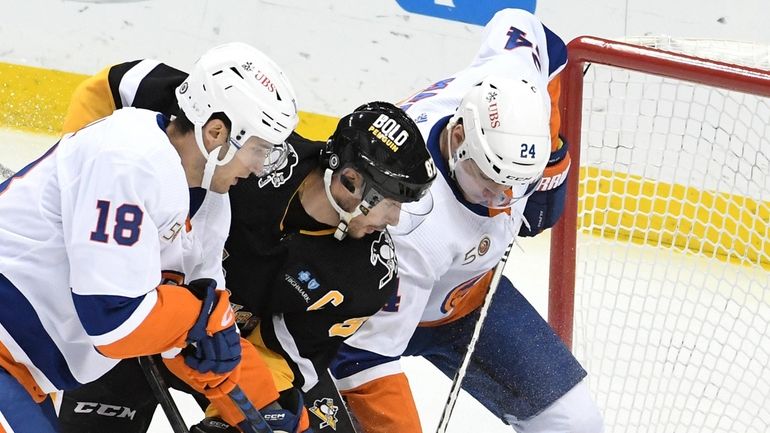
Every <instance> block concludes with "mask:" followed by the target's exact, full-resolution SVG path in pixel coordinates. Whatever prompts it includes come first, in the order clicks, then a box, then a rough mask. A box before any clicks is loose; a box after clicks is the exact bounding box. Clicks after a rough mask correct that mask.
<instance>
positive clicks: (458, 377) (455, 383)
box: [436, 237, 516, 433]
mask: <svg viewBox="0 0 770 433" xmlns="http://www.w3.org/2000/svg"><path fill="white" fill-rule="evenodd" d="M515 240H516V238H515V237H514V238H513V239H512V240H511V243H509V244H508V248H506V249H505V253H503V257H501V258H500V261H499V262H497V266H495V272H494V273H493V274H492V281H490V283H489V291H487V296H485V297H484V304H483V305H482V306H481V311H480V312H479V318H478V321H476V327H475V328H473V336H471V342H470V343H469V344H468V350H467V351H466V352H465V356H464V357H463V362H462V363H461V364H460V368H459V369H458V370H457V373H455V377H454V379H453V380H452V388H451V389H450V390H449V397H447V401H446V404H445V405H444V412H443V413H442V414H441V420H439V422H438V428H437V429H436V433H446V429H447V427H448V426H449V418H450V417H451V416H452V411H454V408H455V404H456V403H457V397H458V396H459V395H460V387H461V386H462V382H463V378H464V377H465V371H466V370H467V369H468V364H470V362H471V356H473V351H474V349H475V348H476V342H477V341H478V339H479V335H480V334H481V328H482V327H483V326H484V319H486V317H487V312H488V311H489V306H490V305H491V304H492V296H494V295H495V292H496V291H497V286H498V285H499V283H500V278H502V276H503V268H505V262H507V261H508V255H509V254H510V253H511V248H513V243H514V241H515Z"/></svg>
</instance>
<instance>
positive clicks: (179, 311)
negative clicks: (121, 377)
mask: <svg viewBox="0 0 770 433" xmlns="http://www.w3.org/2000/svg"><path fill="white" fill-rule="evenodd" d="M156 290H157V291H158V301H157V302H156V303H155V306H154V307H153V308H152V310H151V311H150V314H148V315H147V317H146V318H145V319H144V321H143V322H142V323H141V324H139V326H137V327H136V329H134V330H133V331H131V333H130V334H128V335H127V336H125V337H123V338H121V339H120V340H118V341H115V342H113V343H110V344H106V345H102V346H98V347H97V349H98V350H99V351H100V352H101V353H102V354H103V355H104V356H108V357H110V358H116V359H123V358H133V357H137V356H143V355H154V354H156V353H161V352H165V351H166V350H169V349H171V348H174V347H184V346H185V344H186V343H185V339H186V338H187V332H188V331H189V330H190V328H192V326H193V324H194V323H195V320H196V319H197V318H198V315H199V314H200V311H201V305H202V303H201V301H200V300H198V298H196V297H195V296H194V295H193V294H192V293H190V291H189V290H187V289H186V288H184V287H177V286H168V285H161V286H158V287H157V289H156Z"/></svg>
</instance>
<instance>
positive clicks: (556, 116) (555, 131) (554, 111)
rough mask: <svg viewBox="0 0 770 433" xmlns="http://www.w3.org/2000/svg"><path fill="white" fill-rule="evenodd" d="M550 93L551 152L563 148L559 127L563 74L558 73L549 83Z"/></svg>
mask: <svg viewBox="0 0 770 433" xmlns="http://www.w3.org/2000/svg"><path fill="white" fill-rule="evenodd" d="M548 94H549V95H550V96H551V153H553V152H555V151H557V150H559V149H560V148H561V140H560V139H559V129H560V128H561V112H560V111H559V96H560V95H561V74H557V75H556V76H555V77H553V79H552V80H551V81H550V82H549V83H548Z"/></svg>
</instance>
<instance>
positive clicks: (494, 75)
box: [331, 9, 603, 433]
mask: <svg viewBox="0 0 770 433" xmlns="http://www.w3.org/2000/svg"><path fill="white" fill-rule="evenodd" d="M565 63H566V47H565V46H564V43H563V42H562V41H561V39H559V38H558V37H557V36H556V35H555V34H554V33H553V32H551V31H550V30H549V29H547V28H546V27H545V26H544V25H543V24H541V23H540V22H539V21H538V20H537V19H536V18H535V17H534V16H533V15H531V14H529V13H528V12H525V11H521V10H513V9H507V10H503V11H500V12H498V13H497V14H496V15H495V16H494V18H493V19H492V20H491V21H490V23H489V24H488V25H487V26H486V28H485V31H484V39H483V43H482V45H481V49H480V50H479V52H478V54H477V55H476V57H475V58H474V59H473V61H472V63H471V65H470V66H469V67H468V68H466V69H464V70H462V71H460V72H458V73H457V74H455V75H453V76H451V77H449V78H447V79H445V80H441V81H439V82H437V83H435V84H434V85H432V86H431V87H429V88H427V89H425V90H424V91H422V92H420V93H418V94H416V95H414V96H413V97H411V98H410V99H408V100H406V101H405V102H403V103H402V108H404V109H406V110H407V113H409V114H410V115H411V116H412V117H413V118H414V119H415V121H416V122H417V124H418V126H419V127H420V129H421V132H422V133H423V136H424V137H425V141H426V143H427V145H428V149H429V150H430V151H431V153H432V155H433V159H434V161H435V163H436V166H437V167H438V170H439V172H440V173H441V175H440V176H438V178H437V179H436V182H435V183H434V185H433V187H432V188H431V192H432V196H433V201H434V204H435V207H434V209H433V211H432V212H431V213H430V214H429V215H428V216H427V217H426V218H424V220H421V221H410V218H407V217H405V216H403V215H402V219H401V223H400V226H404V227H405V228H407V229H408V230H405V234H403V235H399V227H396V228H395V229H394V230H393V231H392V234H393V240H394V244H395V247H396V252H397V254H398V263H399V275H400V284H399V290H398V294H397V296H396V297H395V298H394V299H393V300H392V302H390V303H389V304H387V305H386V306H385V308H384V309H383V310H382V311H381V312H379V313H377V314H376V315H375V316H373V317H371V318H370V319H369V320H368V321H367V322H366V323H365V324H364V325H363V326H362V327H361V328H360V329H359V331H358V332H357V333H356V334H354V335H353V336H352V337H351V338H349V339H348V340H347V341H346V342H345V343H344V344H343V347H342V349H341V350H340V352H339V354H338V356H337V359H336V360H335V362H334V364H333V365H332V368H331V370H332V373H333V374H334V376H335V377H336V379H337V384H338V387H339V389H340V390H341V391H342V393H343V396H345V397H346V399H347V402H348V406H349V408H350V410H351V412H352V414H353V415H354V416H355V418H357V420H358V422H359V423H360V425H361V427H362V429H363V431H364V432H365V433H386V432H399V433H419V432H421V431H422V429H421V425H420V420H419V416H418V414H417V410H416V407H415V405H414V402H413V399H412V396H411V392H410V390H409V384H408V381H407V379H406V376H405V375H404V374H403V372H402V370H401V366H400V362H399V358H400V357H401V356H406V355H417V356H423V357H425V358H426V359H427V360H429V361H430V362H432V363H433V364H434V365H435V366H436V367H438V368H439V369H440V370H441V371H442V372H443V373H444V374H446V375H447V376H448V377H449V378H452V377H453V376H454V374H455V372H456V370H457V368H458V367H459V365H460V362H461V359H462V357H463V355H464V354H465V351H466V348H467V346H468V343H469V340H470V335H471V333H472V332H473V328H474V325H475V323H476V321H477V318H478V315H479V311H478V310H479V307H480V305H481V303H482V301H483V298H484V296H485V294H486V291H487V290H488V288H489V283H490V279H491V274H492V271H491V270H492V269H493V268H494V267H495V265H496V264H497V263H498V261H499V260H500V258H501V256H502V255H503V253H504V250H505V248H506V246H507V245H508V244H509V242H510V241H511V239H512V238H513V237H514V236H516V235H517V234H518V235H533V234H536V233H538V232H539V231H541V230H543V229H544V228H548V227H550V226H551V225H553V224H554V223H555V221H556V220H557V219H558V217H559V214H560V213H561V207H562V203H563V195H564V192H565V189H564V187H563V186H564V184H563V180H564V178H565V177H566V174H567V170H568V169H569V157H568V154H567V149H566V145H565V144H563V143H562V142H561V140H560V139H559V137H558V129H559V119H558V110H557V108H556V104H557V102H558V94H559V77H558V74H559V72H560V71H561V70H562V69H563V67H564V65H565ZM549 95H550V97H549ZM549 124H550V127H549ZM416 205H417V206H419V202H418V203H417V204H416ZM409 206H410V205H405V207H404V208H405V209H408V207H409ZM414 227H416V228H414ZM509 266H511V267H513V268H514V269H516V264H515V263H510V264H509ZM519 272H527V270H526V269H520V270H519ZM585 375H586V373H585V371H584V370H583V368H582V367H581V366H580V364H579V363H578V362H577V361H576V360H575V358H574V357H573V356H572V355H571V354H570V352H569V350H568V349H567V348H566V347H565V346H564V345H563V344H562V342H561V341H560V340H559V338H558V337H557V336H556V335H555V333H554V332H553V331H552V330H551V328H550V327H549V326H548V324H547V323H546V322H545V321H544V320H543V319H542V318H541V317H540V316H539V314H538V313H537V312H536V311H535V310H534V308H533V307H532V306H531V305H530V304H529V303H528V302H527V301H526V300H525V299H524V298H523V296H522V295H521V294H520V293H519V292H518V291H517V290H516V289H515V288H514V287H513V285H512V284H511V282H510V281H509V280H508V279H507V278H505V277H503V278H502V280H501V281H500V284H499V286H498V288H497V291H496V293H495V296H494V298H493V300H492V304H491V309H490V311H489V313H488V315H487V317H486V321H485V326H484V328H483V331H482V333H481V337H480V340H479V341H478V343H477V345H476V349H475V352H474V356H473V358H472V361H471V364H470V366H469V368H468V371H467V374H466V375H465V378H464V381H463V388H464V389H465V390H466V391H468V392H469V393H470V394H471V395H472V396H474V397H475V398H476V399H477V400H478V401H479V402H481V403H482V404H483V405H484V406H485V407H486V408H487V409H489V410H490V411H491V412H492V413H494V414H495V415H496V416H498V417H499V418H500V419H501V420H502V421H503V422H505V423H507V424H509V425H512V426H513V428H514V429H515V430H517V431H519V432H526V433H533V432H581V433H582V432H585V433H589V432H590V433H597V432H600V431H602V429H603V423H602V419H601V415H600V414H599V411H598V409H597V407H596V406H595V404H594V402H593V400H592V399H591V397H590V396H589V393H588V391H587V387H586V385H585V384H584V383H583V382H582V380H583V378H584V377H585Z"/></svg>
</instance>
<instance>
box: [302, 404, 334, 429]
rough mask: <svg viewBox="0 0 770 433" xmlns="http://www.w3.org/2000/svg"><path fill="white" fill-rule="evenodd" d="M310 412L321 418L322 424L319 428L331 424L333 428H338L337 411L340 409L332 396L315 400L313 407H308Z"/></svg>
mask: <svg viewBox="0 0 770 433" xmlns="http://www.w3.org/2000/svg"><path fill="white" fill-rule="evenodd" d="M308 410H309V411H310V413H312V414H313V415H315V416H317V417H318V418H320V419H321V421H322V422H321V425H320V426H318V428H324V427H326V426H329V427H331V428H332V430H335V431H336V430H337V411H339V410H340V408H338V407H337V406H335V405H334V400H332V399H331V398H322V399H320V400H316V401H314V402H313V407H311V408H310V409H308Z"/></svg>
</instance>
